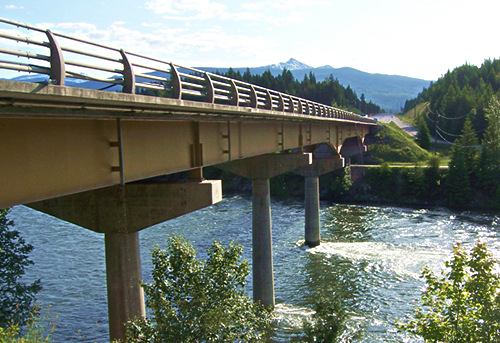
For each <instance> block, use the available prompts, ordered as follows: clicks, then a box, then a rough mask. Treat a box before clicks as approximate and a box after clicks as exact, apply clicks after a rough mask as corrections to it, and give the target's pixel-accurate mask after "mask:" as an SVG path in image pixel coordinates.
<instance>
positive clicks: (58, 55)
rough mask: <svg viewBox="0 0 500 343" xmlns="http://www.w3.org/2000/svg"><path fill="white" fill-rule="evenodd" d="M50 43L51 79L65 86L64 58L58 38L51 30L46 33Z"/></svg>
mask: <svg viewBox="0 0 500 343" xmlns="http://www.w3.org/2000/svg"><path fill="white" fill-rule="evenodd" d="M45 34H46V35H47V38H48V39H49V43H50V76H49V77H50V79H51V80H52V82H53V83H54V84H56V85H59V86H64V81H65V79H66V69H65V67H64V57H63V54H62V51H61V47H60V46H59V43H57V40H56V37H54V35H53V34H52V32H51V31H50V30H47V31H45Z"/></svg>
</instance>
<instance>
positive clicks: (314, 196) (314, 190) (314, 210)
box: [294, 156, 344, 247]
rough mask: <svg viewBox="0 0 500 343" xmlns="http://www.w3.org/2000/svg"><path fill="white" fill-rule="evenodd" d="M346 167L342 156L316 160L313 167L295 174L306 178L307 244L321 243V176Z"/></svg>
mask: <svg viewBox="0 0 500 343" xmlns="http://www.w3.org/2000/svg"><path fill="white" fill-rule="evenodd" d="M343 167H344V159H343V158H342V157H340V156H335V157H328V158H319V159H314V161H313V163H312V164H311V165H308V166H305V167H302V168H300V169H298V170H295V171H294V172H295V173H297V174H299V175H302V176H304V177H305V212H306V214H305V216H306V218H305V243H306V245H308V246H309V247H315V246H317V245H319V244H320V243H321V237H320V221H319V176H320V175H323V174H326V173H329V172H331V171H334V170H335V169H339V168H343Z"/></svg>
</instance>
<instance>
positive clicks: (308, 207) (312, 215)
mask: <svg viewBox="0 0 500 343" xmlns="http://www.w3.org/2000/svg"><path fill="white" fill-rule="evenodd" d="M305 212H306V219H305V241H306V245H308V246H310V247H315V246H317V245H319V244H320V241H321V237H320V231H319V229H320V223H319V177H318V176H306V177H305Z"/></svg>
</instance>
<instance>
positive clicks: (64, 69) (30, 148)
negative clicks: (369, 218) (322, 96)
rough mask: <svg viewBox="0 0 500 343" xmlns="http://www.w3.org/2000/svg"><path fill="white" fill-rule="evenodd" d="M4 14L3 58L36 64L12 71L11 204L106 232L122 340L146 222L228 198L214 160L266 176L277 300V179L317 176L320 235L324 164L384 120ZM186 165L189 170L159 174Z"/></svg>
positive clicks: (262, 278)
mask: <svg viewBox="0 0 500 343" xmlns="http://www.w3.org/2000/svg"><path fill="white" fill-rule="evenodd" d="M0 24H1V25H3V26H2V29H1V30H0V38H1V39H0V42H1V44H0V54H1V56H0V69H1V70H3V71H6V72H13V71H15V72H18V73H21V74H22V75H30V76H32V80H31V81H32V82H26V81H27V78H25V79H23V81H15V80H11V79H9V80H0V146H1V147H2V149H1V150H0V158H1V160H2V164H1V166H0V189H1V190H2V192H1V193H0V208H5V207H9V206H14V205H19V204H24V205H26V206H29V207H31V208H34V209H37V210H39V211H42V212H44V213H47V214H50V215H53V216H55V217H57V218H60V219H62V220H66V221H69V222H72V223H74V224H77V225H79V226H81V227H83V228H86V229H89V230H93V231H95V232H99V233H103V234H104V241H105V251H106V279H107V280H106V282H107V289H108V313H109V327H110V339H111V340H114V339H123V340H124V339H125V326H124V323H126V322H127V321H129V320H131V319H133V318H135V317H136V316H140V315H142V316H144V315H145V308H144V299H143V294H142V288H141V286H140V281H141V279H142V277H141V265H140V257H139V236H138V231H140V230H143V229H146V228H148V227H150V226H152V225H154V224H158V223H161V222H164V221H166V220H169V219H172V218H175V217H178V216H181V215H183V214H186V213H190V212H192V211H195V210H197V209H200V208H203V207H206V206H210V205H212V204H215V203H217V202H219V201H221V200H222V185H221V181H220V180H205V179H204V177H203V168H204V167H207V166H216V167H217V168H220V169H224V170H228V171H231V172H233V173H235V174H238V175H240V176H243V177H246V178H250V179H252V198H253V200H252V206H253V209H252V237H253V243H252V245H253V247H252V259H253V261H252V262H253V263H252V264H253V296H254V299H255V300H256V301H261V302H262V303H263V304H264V305H266V306H270V307H273V306H274V279H273V262H272V237H271V214H270V213H271V212H270V210H271V206H270V192H269V179H270V178H272V177H273V176H276V175H279V174H282V173H285V172H289V171H294V172H296V173H299V174H301V175H303V176H304V177H305V180H306V182H305V194H306V196H305V209H306V215H305V216H306V218H305V240H306V244H308V245H310V246H314V245H317V244H319V243H320V234H319V191H318V177H319V176H320V175H321V174H324V173H327V172H330V171H333V170H335V169H338V168H341V167H343V166H344V157H347V158H349V157H350V156H351V155H354V154H358V153H360V151H361V150H363V149H364V146H363V139H364V137H365V135H366V134H368V133H370V130H371V129H372V128H374V127H375V125H376V123H375V122H374V121H373V120H371V119H368V118H365V117H362V116H359V115H356V114H354V113H351V112H348V111H344V110H341V109H337V108H333V107H330V106H326V105H323V104H319V103H316V102H313V101H309V100H306V99H302V98H298V97H296V96H293V95H289V94H285V93H281V92H278V91H275V90H271V89H266V88H263V87H260V86H258V85H253V84H248V83H245V82H242V81H239V80H235V79H230V78H227V77H224V76H222V75H218V74H215V73H209V72H203V71H200V70H196V69H193V68H188V67H183V66H180V65H177V64H174V63H171V62H165V61H162V60H159V59H154V58H149V57H146V56H142V55H138V54H135V53H132V52H128V51H124V50H122V49H115V48H112V47H107V46H104V45H101V44H97V43H93V42H89V41H86V40H82V39H78V38H75V37H69V36H67V35H64V34H59V33H56V32H51V31H50V30H45V29H41V28H38V27H34V26H31V25H27V24H21V23H18V22H13V21H10V20H7V19H2V18H0ZM23 49H27V50H23ZM33 80H34V81H33ZM28 81H29V80H28ZM83 86H85V88H82V87H83ZM148 94H149V95H148ZM151 95H153V96H151ZM183 171H185V172H187V171H189V180H188V181H184V182H166V181H162V179H161V178H159V177H160V176H164V175H170V174H173V173H178V172H183Z"/></svg>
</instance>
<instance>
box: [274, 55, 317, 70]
mask: <svg viewBox="0 0 500 343" xmlns="http://www.w3.org/2000/svg"><path fill="white" fill-rule="evenodd" d="M269 67H270V68H273V69H279V70H283V69H285V68H286V69H288V70H301V69H311V68H312V67H311V66H309V65H307V64H305V63H302V62H299V61H297V60H296V59H295V58H290V59H289V60H288V62H286V63H284V62H280V63H278V64H272V65H271V66H269Z"/></svg>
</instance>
